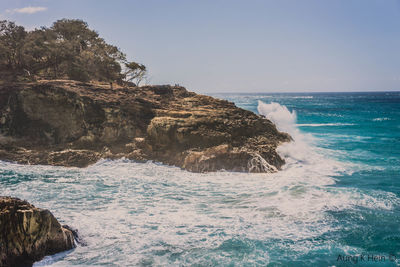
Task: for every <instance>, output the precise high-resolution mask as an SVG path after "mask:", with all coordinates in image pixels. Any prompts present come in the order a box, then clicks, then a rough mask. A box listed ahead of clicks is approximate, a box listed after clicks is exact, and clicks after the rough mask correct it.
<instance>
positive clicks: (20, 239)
mask: <svg viewBox="0 0 400 267" xmlns="http://www.w3.org/2000/svg"><path fill="white" fill-rule="evenodd" d="M74 247H75V243H74V235H73V232H72V231H71V230H69V229H67V228H65V227H62V226H61V225H60V223H59V222H58V221H57V219H56V218H54V216H53V214H51V212H50V211H48V210H44V209H39V208H36V207H35V206H33V205H31V204H29V203H28V202H26V201H23V200H20V199H18V198H11V197H0V266H15V267H17V266H32V264H33V262H35V261H38V260H40V259H42V258H43V257H44V256H45V255H51V254H55V253H58V252H61V251H65V250H69V249H72V248H74Z"/></svg>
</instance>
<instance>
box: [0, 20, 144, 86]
mask: <svg viewBox="0 0 400 267" xmlns="http://www.w3.org/2000/svg"><path fill="white" fill-rule="evenodd" d="M145 75H146V67H145V66H144V65H142V64H139V63H136V62H129V61H127V58H126V55H125V54H124V53H123V52H121V51H120V49H119V48H118V47H116V46H114V45H110V44H108V43H106V42H105V40H104V39H103V38H101V37H100V36H99V34H98V33H97V32H96V31H94V30H91V29H89V27H88V24H87V23H86V22H84V21H82V20H75V19H73V20H70V19H62V20H58V21H56V22H54V23H53V25H52V26H51V27H50V28H46V27H41V28H40V29H35V30H32V31H26V30H25V28H24V27H23V26H18V25H16V24H15V23H14V22H10V21H6V20H3V21H0V79H2V80H8V81H18V80H26V79H36V78H45V79H65V78H67V79H72V80H78V81H83V82H87V81H101V82H109V83H112V82H117V83H120V84H121V83H123V82H124V81H125V82H134V83H136V84H138V83H140V81H142V80H143V79H144V77H145Z"/></svg>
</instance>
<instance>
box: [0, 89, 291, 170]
mask: <svg viewBox="0 0 400 267" xmlns="http://www.w3.org/2000/svg"><path fill="white" fill-rule="evenodd" d="M0 130H1V134H2V136H0V159H1V160H8V161H16V162H19V163H25V164H49V165H61V166H77V167H85V166H88V165H90V164H92V163H95V162H96V161H98V160H99V159H100V158H112V159H117V158H122V157H125V158H129V159H133V160H139V161H145V160H154V161H159V162H162V163H165V164H169V165H175V166H179V167H181V168H184V169H186V170H189V171H193V172H207V171H216V170H221V169H225V170H229V171H249V172H274V171H276V170H278V169H280V167H281V166H282V165H283V164H284V160H283V159H282V158H281V157H280V156H279V155H278V154H277V152H276V148H277V146H278V145H279V144H281V143H282V142H287V141H290V136H289V135H288V134H286V133H282V132H279V131H278V130H277V129H276V127H275V125H274V124H273V123H272V122H271V121H269V120H267V119H265V118H263V117H261V116H258V115H256V114H254V113H252V112H250V111H246V110H243V109H241V108H238V107H236V106H235V105H234V104H233V103H231V102H228V101H225V100H219V99H215V98H212V97H209V96H204V95H198V94H195V93H192V92H188V91H187V90H186V89H185V88H183V87H179V86H145V87H140V88H138V87H130V88H119V89H118V88H117V89H114V90H111V89H108V88H106V87H102V86H99V85H96V86H95V85H90V84H82V83H79V82H74V81H45V82H36V83H24V84H9V85H2V86H0Z"/></svg>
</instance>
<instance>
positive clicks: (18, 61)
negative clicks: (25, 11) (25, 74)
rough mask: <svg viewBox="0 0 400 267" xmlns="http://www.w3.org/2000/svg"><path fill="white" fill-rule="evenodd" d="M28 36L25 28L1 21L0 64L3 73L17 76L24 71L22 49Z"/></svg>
mask: <svg viewBox="0 0 400 267" xmlns="http://www.w3.org/2000/svg"><path fill="white" fill-rule="evenodd" d="M26 35H27V32H26V31H25V29H24V27H22V26H17V25H16V24H15V23H14V22H10V21H6V20H3V21H0V48H1V50H0V51H1V52H0V62H1V69H2V70H3V71H7V70H8V71H11V72H13V73H14V74H15V75H16V74H18V73H20V72H22V71H23V69H24V60H23V57H22V47H23V46H24V39H25V37H26Z"/></svg>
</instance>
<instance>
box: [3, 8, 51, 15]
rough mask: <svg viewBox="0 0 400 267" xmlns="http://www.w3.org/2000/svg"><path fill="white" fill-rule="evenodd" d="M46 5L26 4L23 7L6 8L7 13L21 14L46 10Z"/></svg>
mask: <svg viewBox="0 0 400 267" xmlns="http://www.w3.org/2000/svg"><path fill="white" fill-rule="evenodd" d="M46 10H47V7H42V6H27V7H23V8H15V9H13V10H7V11H6V12H7V13H22V14H34V13H37V12H42V11H46Z"/></svg>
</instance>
